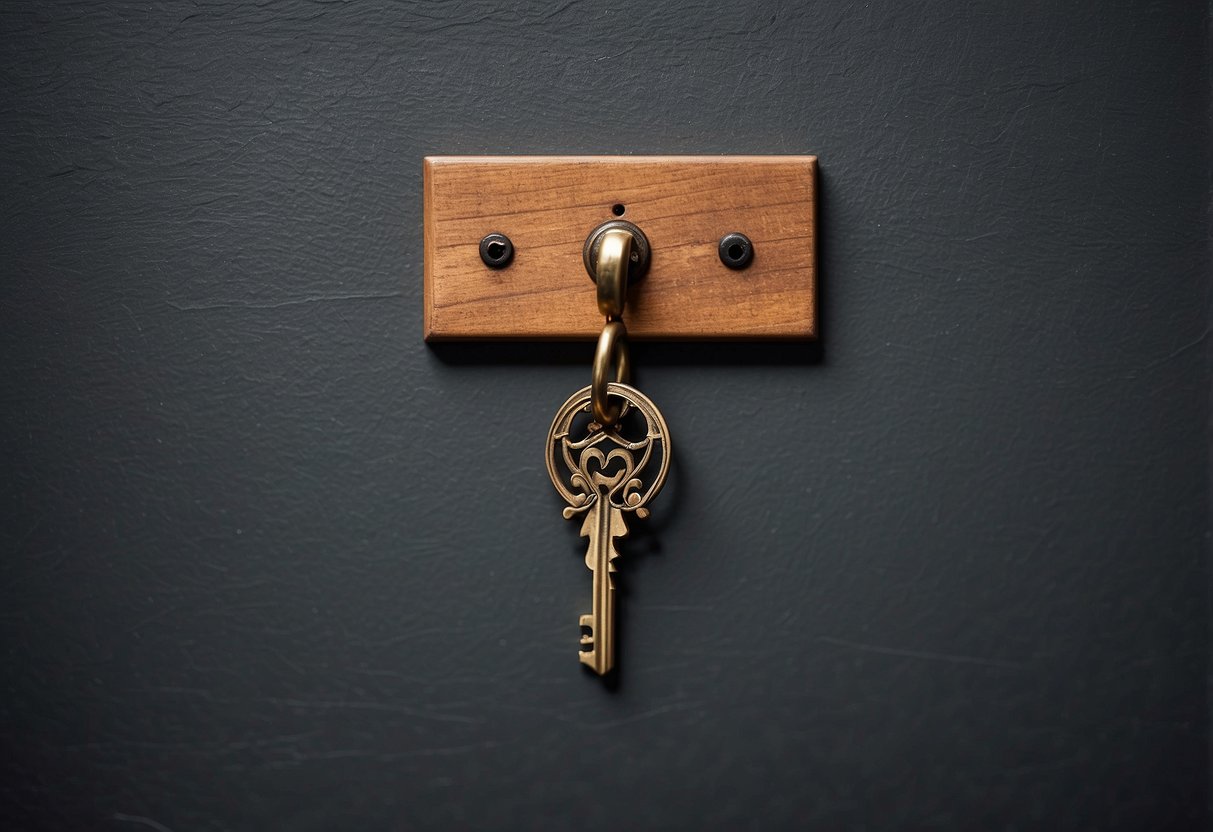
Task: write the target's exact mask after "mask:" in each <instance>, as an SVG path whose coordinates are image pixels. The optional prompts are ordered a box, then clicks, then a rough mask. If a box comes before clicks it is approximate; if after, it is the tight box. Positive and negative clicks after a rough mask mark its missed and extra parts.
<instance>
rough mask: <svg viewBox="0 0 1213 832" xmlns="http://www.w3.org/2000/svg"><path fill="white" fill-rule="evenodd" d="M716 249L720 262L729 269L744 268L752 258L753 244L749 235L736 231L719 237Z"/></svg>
mask: <svg viewBox="0 0 1213 832" xmlns="http://www.w3.org/2000/svg"><path fill="white" fill-rule="evenodd" d="M717 251H718V252H719V253H720V262H721V263H724V264H725V265H726V266H728V267H729V268H730V269H744V268H745V267H746V266H748V265H750V263H751V262H752V261H753V260H754V244H753V243H751V242H750V238H749V237H747V236H746V235H744V234H740V233H738V232H736V231H734V232H733V233H732V234H725V235H724V236H723V237H721V238H720V245H719V246H718V247H717Z"/></svg>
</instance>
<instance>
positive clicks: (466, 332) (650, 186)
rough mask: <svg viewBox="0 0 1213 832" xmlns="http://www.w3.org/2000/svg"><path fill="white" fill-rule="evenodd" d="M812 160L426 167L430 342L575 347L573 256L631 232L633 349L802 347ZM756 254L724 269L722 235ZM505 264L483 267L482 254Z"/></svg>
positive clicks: (811, 321) (588, 325)
mask: <svg viewBox="0 0 1213 832" xmlns="http://www.w3.org/2000/svg"><path fill="white" fill-rule="evenodd" d="M816 163H817V160H816V157H813V156H711V157H687V156H684V157H679V156H651V157H642V156H611V157H548V156H517V157H443V156H438V157H429V158H427V159H426V160H425V163H424V164H425V171H424V180H425V337H426V339H427V340H477V339H485V340H495V339H588V338H594V337H597V335H598V332H599V330H600V329H601V327H602V319H601V316H600V315H599V314H598V310H597V307H596V305H595V287H594V284H593V282H592V281H591V280H590V278H589V276H588V275H587V274H586V271H585V268H584V267H583V265H582V255H581V252H582V246H583V244H584V242H585V239H586V237H587V235H588V234H589V233H590V231H592V230H593V229H594V228H595V227H597V226H598V225H599V224H601V223H603V222H606V221H608V220H611V219H616V218H617V214H616V213H615V211H616V210H618V209H616V208H615V206H617V205H620V206H623V214H622V215H621V216H618V218H621V219H625V220H628V221H630V222H633V223H635V224H636V225H638V226H639V227H640V228H641V229H642V230H643V231H644V233H645V235H646V236H647V237H648V239H649V243H650V244H651V246H652V250H653V255H652V263H651V266H650V268H649V271H648V274H647V275H646V276H645V277H644V278H643V279H642V280H641V281H639V282H637V283H636V284H635V285H633V286H631V287H630V289H629V293H628V307H627V311H626V313H625V315H624V320H625V321H626V323H627V326H628V333H629V335H630V336H631V337H634V338H653V339H686V340H696V339H703V340H716V339H808V338H813V337H815V336H816V334H817V322H816V314H815V282H816V256H815V243H816V236H815V224H816V204H815V174H816ZM732 231H739V232H741V233H743V234H745V235H746V236H748V237H749V238H750V239H751V240H752V241H753V243H754V251H755V256H754V261H753V263H752V264H751V265H750V266H749V268H747V269H744V270H740V271H734V270H731V269H728V268H726V267H725V266H724V265H723V264H722V263H721V262H720V258H719V256H718V254H717V243H718V241H719V240H720V238H721V237H722V236H724V235H725V234H727V233H729V232H732ZM491 232H500V233H503V234H506V235H507V236H509V238H510V239H511V240H512V241H513V243H514V247H515V252H516V253H515V255H514V260H513V262H512V263H511V265H510V266H509V267H507V268H505V269H500V270H494V269H490V268H488V267H487V266H485V265H484V264H483V263H482V262H481V260H480V256H479V252H478V246H479V242H480V239H481V238H482V237H484V235H486V234H489V233H491Z"/></svg>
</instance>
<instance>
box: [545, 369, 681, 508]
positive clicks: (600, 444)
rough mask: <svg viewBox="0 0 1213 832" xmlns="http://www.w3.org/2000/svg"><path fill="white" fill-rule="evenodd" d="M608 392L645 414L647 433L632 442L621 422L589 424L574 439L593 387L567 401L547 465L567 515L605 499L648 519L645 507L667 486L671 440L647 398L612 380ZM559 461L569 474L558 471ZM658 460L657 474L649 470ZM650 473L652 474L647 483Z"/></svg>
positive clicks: (559, 415) (554, 429) (551, 437)
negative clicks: (575, 423) (574, 428)
mask: <svg viewBox="0 0 1213 832" xmlns="http://www.w3.org/2000/svg"><path fill="white" fill-rule="evenodd" d="M609 391H610V394H611V395H615V396H619V397H620V398H622V399H623V400H624V401H625V402H627V405H628V406H629V407H630V408H633V409H635V410H636V411H638V412H639V413H640V415H641V416H642V417H643V419H644V421H645V430H644V436H643V437H642V438H639V439H637V440H635V441H633V440H630V439H628V438H626V437H625V436H624V435H623V433H622V429H621V428H620V427H619V426H615V425H609V426H603V425H598V424H597V423H594V422H590V424H589V426H588V427H587V428H586V435H585V436H584V437H582V438H580V439H576V440H574V439H573V438H571V436H570V431H571V429H572V425H573V421H574V419H575V418H576V417H577V416H578V415H579V414H584V413H588V411H589V404H590V388H589V387H586V388H585V389H583V390H580V391H578V392H577V393H575V394H574V395H573V396H571V397H570V398H569V400H568V401H567V402H565V403H564V405H563V406H562V407H561V408H560V410H559V411H558V412H557V414H556V418H555V420H554V421H553V422H552V429H551V431H550V432H549V434H548V448H547V468H548V474H549V476H551V478H552V484H553V485H555V486H556V490H557V491H559V492H560V495H561V496H562V497H563V498H564V499H565V501H566V502H567V503H568V504H569V506H568V507H567V508H565V509H564V516H565V518H566V519H570V518H572V517H573V516H575V515H577V514H580V513H582V512H585V511H587V510H588V509H589V508H590V507H591V506H592V505H593V504H594V502H595V501H596V500H598V499H600V497H602V498H605V499H606V500H607V501H608V502H610V504H611V505H612V506H614V507H615V508H618V509H619V510H620V511H628V512H634V513H635V514H636V516H637V517H641V518H643V517H647V516H648V513H649V512H648V509H647V508H645V505H646V504H647V503H648V502H649V501H650V500H652V499H653V497H655V496H656V495H657V492H658V491H660V490H661V487H662V486H663V485H664V484H665V478H666V474H667V473H668V471H669V464H670V439H669V430H668V428H667V427H666V424H665V419H664V418H663V417H662V415H661V412H660V411H659V410H657V407H656V405H654V404H653V402H652V401H650V400H649V398H648V397H647V396H645V395H644V394H643V393H641V392H640V391H639V390H636V389H635V388H633V387H630V386H628V385H626V384H617V383H612V384H611V385H610V386H609ZM655 457H656V459H655ZM558 461H559V462H562V463H563V467H564V469H565V471H567V474H561V472H560V471H559V470H558V465H557V462H558ZM653 464H655V465H656V471H655V472H653V471H650V470H649V469H650V467H651V465H653ZM645 474H650V475H651V479H649V480H648V486H647V487H646V485H645V482H646V479H647V478H646V477H645V476H644V475H645ZM566 476H567V481H566Z"/></svg>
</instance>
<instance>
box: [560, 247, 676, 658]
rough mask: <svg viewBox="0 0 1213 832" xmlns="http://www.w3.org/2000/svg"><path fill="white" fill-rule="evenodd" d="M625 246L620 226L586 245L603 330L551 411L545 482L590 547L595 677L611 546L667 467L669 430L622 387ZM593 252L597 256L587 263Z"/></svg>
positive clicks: (610, 635)
mask: <svg viewBox="0 0 1213 832" xmlns="http://www.w3.org/2000/svg"><path fill="white" fill-rule="evenodd" d="M608 225H615V224H608ZM591 239H592V240H593V239H594V238H593V237H592V238H591ZM631 244H632V237H631V236H630V232H628V231H626V230H620V229H618V228H609V229H606V230H605V231H604V233H602V234H601V236H600V242H598V243H597V244H596V245H594V246H591V245H590V244H588V243H587V248H586V251H587V261H586V262H587V266H592V267H593V268H591V274H592V276H593V277H594V278H595V280H596V281H597V283H598V308H599V311H601V312H602V313H603V314H604V315H605V316H606V324H605V325H604V326H603V328H602V335H601V336H599V338H598V348H597V350H596V351H595V353H594V367H593V374H592V383H591V384H590V386H589V387H586V388H583V389H582V390H579V391H577V392H576V393H574V394H573V395H572V396H571V397H570V398H569V400H568V401H566V402H565V403H564V404H563V405H562V406H561V408H560V410H559V411H557V413H556V418H555V419H554V420H552V429H551V430H550V431H549V432H548V442H547V469H548V475H549V476H550V477H551V478H552V484H553V485H555V486H556V490H557V491H559V492H560V496H562V497H563V498H564V499H565V501H566V502H567V503H568V504H569V505H568V507H567V508H565V509H564V516H565V519H572V518H573V517H576V516H577V515H584V520H582V523H581V536H582V537H584V538H587V542H588V546H587V548H586V554H585V565H586V566H588V567H589V568H590V570H591V571H592V572H593V573H594V601H593V607H592V612H591V613H590V614H589V615H583V616H581V627H582V630H583V631H585V632H583V634H582V636H581V646H582V648H583V649H582V651H581V656H580V658H581V662H582V663H583V664H586V665H588V666H589V667H591V668H592V669H593V670H594V672H595V673H598V674H599V675H602V674H605V673H607V672H609V671H610V670H611V668H613V667H614V666H615V573H616V568H615V559H616V558H617V557H619V552H618V550H617V549H616V548H615V541H616V540H619V539H621V538H624V537H626V536H627V534H628V526H627V522H626V521H625V519H624V514H625V513H632V514H634V515H635V516H636V517H638V518H644V517H647V516H648V513H649V510H648V509H647V508H645V506H646V505H647V503H648V502H649V501H650V500H651V499H653V497H655V496H656V495H657V492H658V491H660V490H661V486H662V485H663V484H664V483H665V477H666V473H667V472H668V471H669V467H670V436H669V429H668V428H667V427H666V424H665V419H664V418H663V417H662V415H661V411H659V410H658V409H657V406H656V405H655V404H653V402H652V401H650V400H649V398H648V397H647V396H645V395H644V394H643V393H641V392H640V391H639V390H637V389H636V388H634V387H631V386H629V385H628V384H627V382H628V380H629V376H630V362H629V359H628V350H627V330H626V329H625V328H624V325H623V321H622V320H621V316H622V315H623V308H624V303H625V299H626V294H627V269H628V263H629V262H630V260H631V258H630V251H631ZM591 251H595V252H596V257H595V259H594V260H593V262H591V260H590V257H589V252H591ZM612 365H614V368H615V372H614V376H615V380H614V381H613V382H612V381H610V375H611V371H610V368H611V366H612ZM625 416H626V417H627V418H626V419H625ZM574 434H576V436H574Z"/></svg>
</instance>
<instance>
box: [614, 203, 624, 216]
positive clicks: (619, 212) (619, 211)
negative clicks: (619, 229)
mask: <svg viewBox="0 0 1213 832" xmlns="http://www.w3.org/2000/svg"><path fill="white" fill-rule="evenodd" d="M626 210H627V209H626V208H624V207H623V203H620V202H616V203H615V204H614V205H612V206H611V213H612V214H614V215H615V216H617V217H622V216H623V212H624V211H626Z"/></svg>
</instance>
